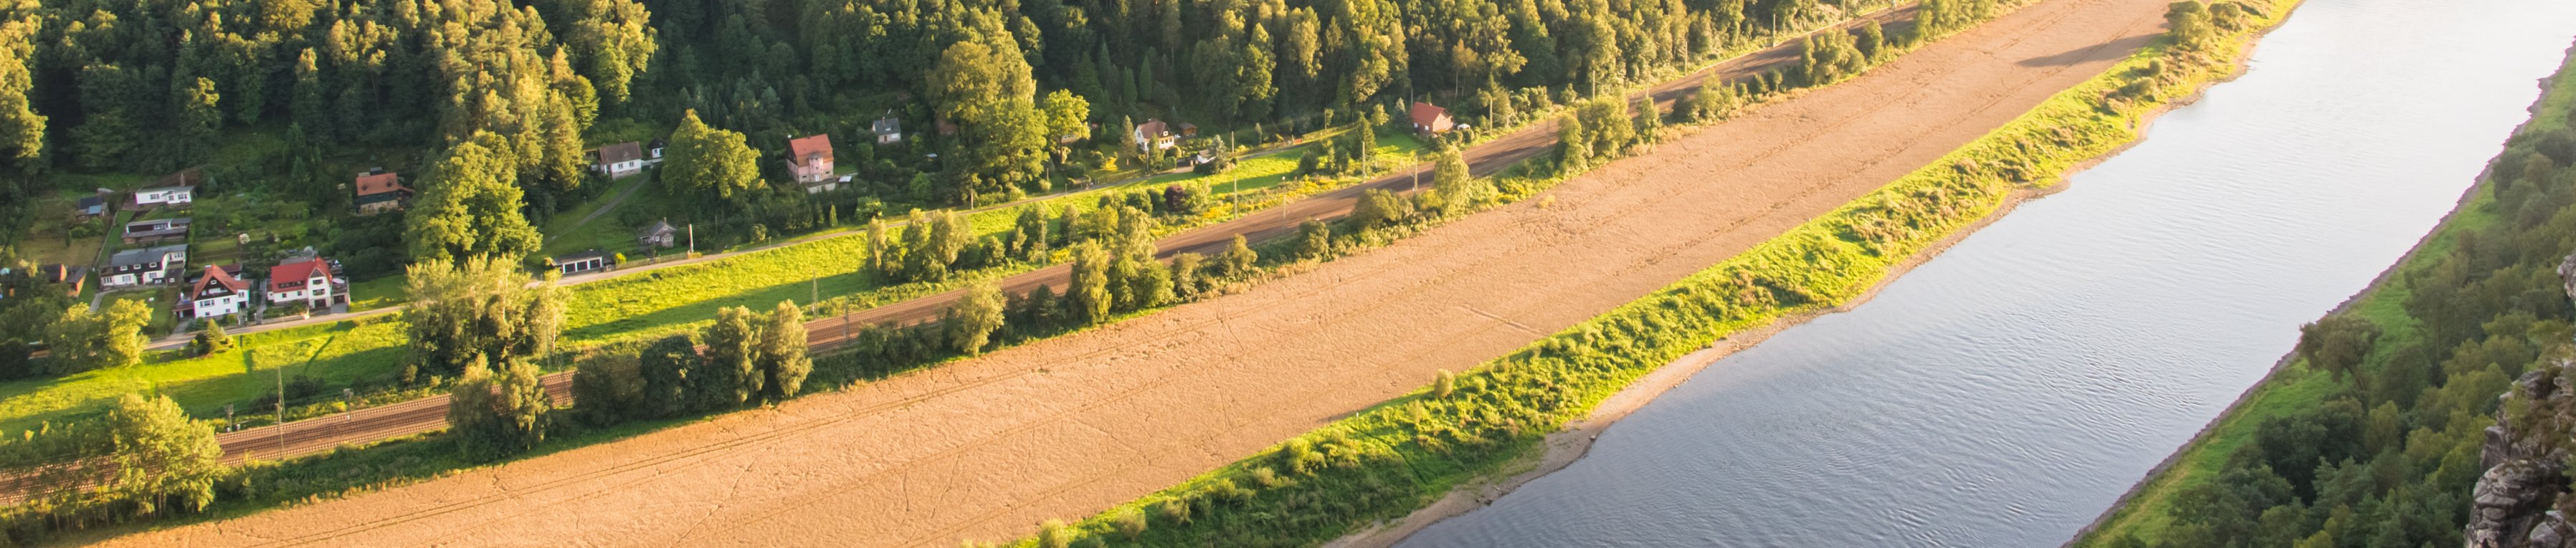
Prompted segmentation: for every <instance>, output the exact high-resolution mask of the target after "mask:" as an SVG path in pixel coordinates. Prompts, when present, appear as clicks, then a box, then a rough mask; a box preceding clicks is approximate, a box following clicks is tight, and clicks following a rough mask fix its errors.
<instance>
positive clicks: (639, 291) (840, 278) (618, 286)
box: [0, 135, 1423, 431]
mask: <svg viewBox="0 0 2576 548" xmlns="http://www.w3.org/2000/svg"><path fill="white" fill-rule="evenodd" d="M1422 148H1423V145H1422V144H1421V143H1420V142H1419V141H1415V140H1414V139H1412V138H1411V137H1409V136H1403V135H1388V136H1384V137H1381V138H1379V140H1378V151H1379V156H1380V157H1381V160H1380V164H1379V167H1389V166H1397V165H1404V164H1406V163H1408V161H1409V160H1410V159H1411V157H1412V155H1413V154H1414V153H1416V152H1418V151H1420V150H1422ZM1301 153H1302V152H1299V151H1291V152H1283V153H1279V154H1274V155H1270V156H1264V157H1259V158H1253V159H1248V160H1245V161H1244V162H1243V163H1242V164H1239V165H1238V166H1237V167H1236V169H1235V170H1234V171H1232V172H1231V173H1230V174H1229V175H1228V176H1234V177H1242V178H1243V181H1245V183H1246V184H1245V185H1244V187H1243V188H1242V189H1241V190H1240V191H1239V192H1240V193H1241V194H1242V195H1245V198H1247V203H1248V204H1273V203H1275V202H1276V201H1279V200H1286V199H1294V198H1296V197H1300V196H1303V195H1305V193H1311V192H1320V191H1322V190H1324V189H1326V188H1328V187H1330V186H1338V185H1305V186H1301V187H1299V188H1295V189H1288V188H1283V187H1280V185H1279V182H1280V180H1281V179H1283V178H1284V177H1285V175H1286V174H1287V173H1289V172H1290V171H1293V170H1295V169H1296V164H1297V155H1299V154H1301ZM1197 177H1201V176H1198V175H1195V174H1187V175H1178V176H1173V178H1172V179H1170V180H1189V179H1192V178H1197ZM1219 177H1220V179H1219V180H1222V178H1223V177H1226V176H1219ZM647 180H649V179H648V178H646V177H634V178H629V179H625V180H622V181H620V185H628V184H643V183H644V182H645V181H647ZM1341 182H1343V183H1355V182H1357V180H1356V179H1346V180H1343V181H1341ZM1128 186H1130V185H1120V186H1117V187H1105V188H1101V189H1095V190H1087V191H1081V192H1072V193H1066V194H1061V195H1057V196H1053V197H1049V198H1047V199H1045V200H1043V201H1040V202H1039V203H1043V204H1046V205H1048V206H1050V207H1056V208H1072V209H1075V210H1076V211H1086V210H1089V209H1090V208H1093V207H1097V204H1098V199H1097V196H1098V195H1099V193H1103V192H1117V191H1128V189H1127V188H1123V187H1128ZM618 190H622V189H611V190H610V191H609V192H608V193H604V194H603V195H602V198H601V199H600V200H597V201H604V200H606V199H607V198H606V197H608V196H614V195H615V194H614V193H615V192H617V191H618ZM1218 191H1219V192H1224V190H1223V189H1218ZM1283 191H1285V192H1283ZM657 196H659V195H658V194H657V193H654V192H653V191H652V190H651V189H643V190H640V191H638V192H637V194H636V195H635V196H634V197H632V198H630V199H629V200H630V201H629V202H628V203H627V204H626V205H623V206H620V207H621V208H622V207H632V206H635V205H637V204H638V203H639V202H643V201H645V200H648V199H653V198H656V197H657ZM595 202H596V201H595ZM595 207H596V206H595V205H591V204H585V205H584V206H581V207H576V208H575V209H574V210H573V211H568V212H566V213H564V214H562V215H558V216H556V220H555V222H557V223H562V225H559V226H571V223H572V222H573V221H577V220H579V219H580V216H582V215H588V214H589V210H591V209H592V208H595ZM1019 211H1020V209H1019V208H1018V207H1005V208H993V209H989V210H985V211H979V212H975V213H973V214H970V215H968V224H969V226H971V227H973V231H974V232H975V234H976V235H977V236H978V237H982V236H985V235H992V234H998V233H1001V232H1003V231H1007V230H1010V228H1011V226H1012V221H1013V220H1014V219H1016V218H1017V216H1018V215H1019ZM615 218H616V214H615V213H611V214H607V215H602V216H601V217H600V218H599V219H595V220H593V221H592V222H591V223H590V225H589V226H584V227H580V228H575V229H573V230H574V232H573V234H568V235H566V236H565V240H570V239H571V238H574V237H578V236H575V235H577V234H581V233H584V232H590V233H593V234H597V235H598V237H600V238H606V237H608V236H612V235H613V236H615V238H616V240H617V241H631V240H627V235H626V234H625V232H626V228H624V227H616V226H615ZM1218 218H1219V217H1217V216H1214V215H1211V216H1210V217H1209V218H1205V219H1199V220H1195V221H1192V222H1190V223H1188V225H1192V226H1194V225H1198V224H1205V223H1207V222H1212V221H1214V220H1216V219H1218ZM553 226H558V225H553V224H552V223H550V228H552V227H553ZM594 227H610V228H594ZM1183 228H1186V226H1171V227H1167V230H1174V231H1177V230H1180V229H1183ZM866 252H867V244H866V240H865V239H864V238H860V237H857V235H840V236H832V237H824V238H816V239H813V240H809V241H802V242H796V243H793V244H788V245H781V246H777V247H773V248H769V249H761V250H756V251H751V252H748V253H743V254H740V255H736V256H730V257H725V258H721V259H717V260H713V261H709V262H705V263H699V264H693V265H683V266H676V267H670V268H664V269H660V270H655V271H652V272H649V273H643V274H636V275H630V276H624V277H618V278H611V279H607V280H601V281H597V282H592V283H587V284H582V285H577V286H572V287H571V288H570V293H571V301H572V302H571V303H570V306H568V307H567V309H568V312H567V314H566V317H565V322H564V331H563V341H564V342H565V343H566V344H567V345H572V346H579V345H587V344H596V343H605V342H613V341H619V340H627V339H634V338H639V337H650V336H658V335H661V334H667V333H673V332H678V331H680V330H683V329H687V328H691V327H695V326H698V325H703V324H705V323H707V322H708V321H710V319H711V318H713V317H714V316H715V310H716V309H718V308H722V307H728V306H748V307H753V308H755V309H760V308H766V307H768V306H771V305H775V304H777V303H778V302H779V301H793V302H796V303H798V304H811V302H812V300H813V297H814V296H816V295H817V294H819V295H820V296H821V297H822V298H824V299H831V298H836V297H841V298H848V299H849V300H850V301H851V302H853V303H857V304H859V305H861V306H874V305H880V304H884V303H889V302H896V301H900V300H903V299H909V298H914V297H918V296H922V295H928V294H932V293H936V292H939V291H945V290H948V289H951V288H954V287H958V286H960V285H963V284H965V283H968V282H970V281H972V280H980V279H988V278H996V277H1002V276H1009V275H1013V274H1018V273H1020V272H1025V271H1027V270H1028V269H1031V268H1035V265H1026V264H1015V265H1013V266H1010V267H1003V268H990V269H985V270H983V271H979V272H972V273H961V274H962V275H960V276H956V277H953V278H952V279H951V280H949V281H947V282H944V283H910V284H896V285H887V284H885V283H884V281H883V280H879V279H878V278H876V277H875V276H874V275H872V274H867V273H862V272H859V271H858V265H859V264H860V261H861V260H862V259H864V258H865V254H866ZM401 280H402V278H401V277H400V276H388V277H385V278H380V279H375V280H368V281H364V282H357V283H355V284H353V286H352V287H351V288H350V293H351V295H352V296H353V299H352V304H351V309H352V310H364V309H369V308H378V307H383V306H393V305H396V304H399V303H400V302H401V292H402V281H401ZM164 300H165V301H166V299H164ZM158 316H159V317H161V318H164V319H165V320H164V321H166V318H167V317H168V314H167V310H166V308H164V309H163V310H162V311H161V312H160V313H158ZM353 321H354V322H357V323H358V325H356V326H352V325H351V323H352V322H334V323H331V324H325V325H320V326H310V327H301V328H296V329H290V330H281V331H278V332H271V333H260V334H256V335H255V336H246V337H244V338H243V340H242V341H241V343H242V344H241V345H240V346H241V347H242V349H241V350H238V351H235V352H230V353H225V354H218V355H215V356H208V357H203V358H185V359H180V358H170V359H162V360H147V361H148V363H146V364H144V365H140V366H136V367H131V368H120V369H117V370H114V371H94V372H89V373H82V374H78V375H73V376H70V377H65V378H62V379H57V380H54V381H50V382H48V381H42V380H33V381H20V382H18V383H9V384H5V385H0V403H6V405H5V406H0V407H6V409H5V410H0V431H7V430H9V429H23V428H26V427H28V426H30V425H33V424H35V423H36V421H39V420H46V419H53V418H59V417H63V416H66V415H68V414H70V413H75V412H79V411H80V410H86V409H95V408H96V407H97V406H99V405H101V404H103V403H104V402H106V401H108V398H111V397H113V396H115V395H117V394H121V393H125V392H135V391H149V390H152V389H154V388H155V387H158V389H159V390H161V391H162V392H163V393H167V394H170V395H171V396H172V397H173V398H176V399H178V401H179V403H180V405H182V406H184V407H187V408H188V410H189V411H190V412H191V413H194V414H196V415H197V416H200V417H210V416H215V415H220V414H221V413H222V406H223V405H224V404H229V403H240V402H243V401H246V400H250V399H253V398H257V397H260V396H261V395H263V394H267V393H269V392H270V391H273V390H275V386H274V385H275V383H276V379H275V378H274V377H273V376H272V375H259V374H253V373H266V372H270V370H273V369H275V368H278V367H284V366H288V365H293V366H294V367H296V368H297V369H292V370H290V372H289V373H288V375H289V376H292V375H295V374H299V373H309V374H312V375H314V376H317V377H320V378H323V379H325V380H329V381H333V382H335V383H345V382H347V381H349V380H352V379H358V378H362V377H368V376H377V375H386V374H389V373H391V372H393V371H394V370H395V369H396V368H398V367H399V365H400V357H401V354H402V345H403V335H402V332H401V329H400V325H401V324H400V323H399V322H398V320H396V318H395V317H394V316H380V317H374V318H364V319H359V320H353ZM326 343H327V344H328V346H327V348H325V347H324V345H325V344H326ZM317 348H320V349H322V352H321V353H320V354H319V355H318V356H314V355H313V352H314V351H315V349H317ZM307 357H312V358H314V362H313V363H312V364H311V365H309V366H307V365H304V364H303V363H302V361H300V360H303V359H305V358H307ZM290 358H291V359H290ZM245 360H250V363H248V364H247V365H246V364H245ZM305 367H310V368H311V371H309V372H307V371H304V370H303V368H305Z"/></svg>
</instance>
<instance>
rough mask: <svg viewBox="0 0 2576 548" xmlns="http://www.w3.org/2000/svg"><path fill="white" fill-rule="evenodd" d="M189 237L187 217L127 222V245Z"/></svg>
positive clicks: (125, 236) (125, 237)
mask: <svg viewBox="0 0 2576 548" xmlns="http://www.w3.org/2000/svg"><path fill="white" fill-rule="evenodd" d="M187 237H188V218H187V217H177V218H171V219H152V220H148V221H135V222H131V223H125V235H124V239H125V243H126V244H127V245H133V244H142V243H157V242H162V241H167V240H183V239H187Z"/></svg>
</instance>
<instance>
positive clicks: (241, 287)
mask: <svg viewBox="0 0 2576 548" xmlns="http://www.w3.org/2000/svg"><path fill="white" fill-rule="evenodd" d="M240 270H241V266H239V265H229V266H213V265H208V266H206V270H205V272H204V273H201V274H199V275H198V276H197V281H196V282H194V283H191V284H189V285H188V287H187V288H186V289H182V290H180V292H179V304H178V305H176V306H172V307H171V312H174V313H177V314H178V316H179V319H182V320H186V319H192V318H212V317H216V316H226V315H232V314H240V313H241V312H242V310H244V309H246V308H248V307H249V306H250V283H249V282H244V281H242V279H241V277H240V276H237V275H235V273H236V272H239V271H240Z"/></svg>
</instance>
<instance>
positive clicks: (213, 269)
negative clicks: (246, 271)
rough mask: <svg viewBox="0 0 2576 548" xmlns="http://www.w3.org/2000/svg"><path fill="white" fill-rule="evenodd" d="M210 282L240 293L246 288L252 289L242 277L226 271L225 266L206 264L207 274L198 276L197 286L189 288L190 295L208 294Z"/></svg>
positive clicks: (194, 296) (191, 296)
mask: <svg viewBox="0 0 2576 548" xmlns="http://www.w3.org/2000/svg"><path fill="white" fill-rule="evenodd" d="M208 284H223V286H224V288H225V289H230V290H233V292H235V293H239V292H241V290H244V289H250V284H249V283H245V282H243V281H241V278H235V277H233V275H232V273H230V272H225V271H224V267H220V266H214V265H206V273H205V276H204V277H201V278H197V285H196V287H192V288H189V289H188V297H189V298H192V299H193V298H196V297H197V296H199V295H204V294H206V287H207V285H208Z"/></svg>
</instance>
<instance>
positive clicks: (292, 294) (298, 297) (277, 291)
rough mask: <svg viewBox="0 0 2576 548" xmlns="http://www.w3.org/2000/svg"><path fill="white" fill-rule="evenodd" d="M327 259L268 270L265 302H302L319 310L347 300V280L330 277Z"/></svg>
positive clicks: (329, 264) (330, 268)
mask: <svg viewBox="0 0 2576 548" xmlns="http://www.w3.org/2000/svg"><path fill="white" fill-rule="evenodd" d="M332 270H333V266H332V264H331V262H330V261H328V260H324V259H323V258H322V257H320V256H315V257H313V258H310V259H305V260H301V261H293V262H288V263H284V264H280V265H277V266H273V267H269V269H268V295H267V296H268V304H269V305H271V306H275V305H280V304H287V303H303V304H304V306H305V308H308V309H313V310H321V309H325V308H330V307H331V305H332V304H335V303H346V302H349V281H348V280H345V279H340V278H336V277H333V276H332Z"/></svg>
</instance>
